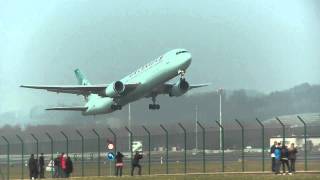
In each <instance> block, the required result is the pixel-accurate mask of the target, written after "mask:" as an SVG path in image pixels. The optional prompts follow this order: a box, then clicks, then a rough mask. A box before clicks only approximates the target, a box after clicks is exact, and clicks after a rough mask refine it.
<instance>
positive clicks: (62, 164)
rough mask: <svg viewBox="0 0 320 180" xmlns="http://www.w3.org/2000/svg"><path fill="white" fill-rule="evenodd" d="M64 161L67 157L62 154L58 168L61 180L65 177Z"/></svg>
mask: <svg viewBox="0 0 320 180" xmlns="http://www.w3.org/2000/svg"><path fill="white" fill-rule="evenodd" d="M66 160H67V155H66V154H64V153H62V154H61V156H60V167H61V169H62V173H61V177H62V178H65V177H66V169H67V166H66Z"/></svg>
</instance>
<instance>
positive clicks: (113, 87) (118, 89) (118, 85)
mask: <svg viewBox="0 0 320 180" xmlns="http://www.w3.org/2000/svg"><path fill="white" fill-rule="evenodd" d="M124 90H125V85H124V84H123V83H122V82H121V81H115V82H113V83H111V84H110V85H108V87H107V88H106V89H105V90H104V91H103V92H102V93H101V96H104V97H112V98H113V97H118V96H120V95H121V93H123V92H124Z"/></svg>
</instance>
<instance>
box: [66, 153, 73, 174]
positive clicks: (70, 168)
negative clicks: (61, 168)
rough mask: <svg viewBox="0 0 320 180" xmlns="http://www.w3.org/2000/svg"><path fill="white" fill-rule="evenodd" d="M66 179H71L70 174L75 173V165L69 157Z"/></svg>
mask: <svg viewBox="0 0 320 180" xmlns="http://www.w3.org/2000/svg"><path fill="white" fill-rule="evenodd" d="M65 171H66V178H68V177H70V174H71V173H72V171H73V163H72V160H71V158H70V157H69V156H68V157H67V159H66V170H65Z"/></svg>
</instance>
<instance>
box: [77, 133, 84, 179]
mask: <svg viewBox="0 0 320 180" xmlns="http://www.w3.org/2000/svg"><path fill="white" fill-rule="evenodd" d="M76 132H77V134H78V135H79V136H80V137H81V176H82V177H83V176H84V155H83V154H84V137H83V135H82V134H81V133H80V131H79V130H78V129H77V130H76Z"/></svg>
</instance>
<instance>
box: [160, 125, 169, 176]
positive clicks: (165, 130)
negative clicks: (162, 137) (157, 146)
mask: <svg viewBox="0 0 320 180" xmlns="http://www.w3.org/2000/svg"><path fill="white" fill-rule="evenodd" d="M160 127H161V129H162V130H163V131H164V132H165V134H166V173H167V174H169V133H168V130H167V129H166V128H165V127H164V126H163V125H162V124H160Z"/></svg>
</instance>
